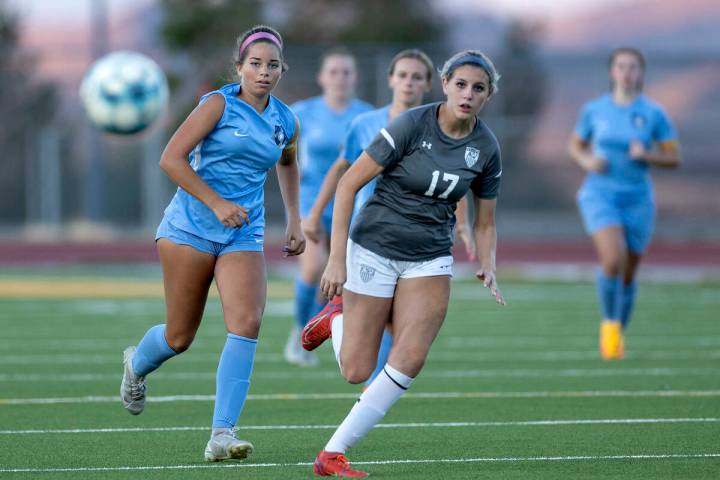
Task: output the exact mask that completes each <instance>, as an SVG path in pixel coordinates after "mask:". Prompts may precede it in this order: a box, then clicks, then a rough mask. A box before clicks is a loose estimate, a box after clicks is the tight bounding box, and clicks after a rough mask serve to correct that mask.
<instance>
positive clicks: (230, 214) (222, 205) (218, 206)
mask: <svg viewBox="0 0 720 480" xmlns="http://www.w3.org/2000/svg"><path fill="white" fill-rule="evenodd" d="M211 210H212V211H213V213H214V214H215V216H216V217H217V219H218V220H220V223H222V224H223V225H225V226H226V227H228V228H237V227H242V226H243V223H244V224H246V225H250V219H249V218H248V210H247V209H246V208H244V207H241V206H240V205H238V204H236V203H233V202H229V201H227V200H225V199H224V198H221V199H219V200H218V201H217V202H215V204H213V205H212V207H211Z"/></svg>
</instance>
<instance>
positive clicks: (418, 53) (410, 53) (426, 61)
mask: <svg viewBox="0 0 720 480" xmlns="http://www.w3.org/2000/svg"><path fill="white" fill-rule="evenodd" d="M403 58H414V59H415V60H418V61H419V62H420V63H422V64H423V65H425V68H426V69H427V81H428V83H429V82H431V81H432V75H433V63H432V60H430V57H428V56H427V54H426V53H425V52H423V51H422V50H418V49H416V48H411V49H408V50H403V51H402V52H400V53H398V54H397V55H395V56H394V57H393V59H392V61H391V62H390V67H388V76H391V77H392V74H393V73H395V64H397V62H399V61H400V60H402V59H403Z"/></svg>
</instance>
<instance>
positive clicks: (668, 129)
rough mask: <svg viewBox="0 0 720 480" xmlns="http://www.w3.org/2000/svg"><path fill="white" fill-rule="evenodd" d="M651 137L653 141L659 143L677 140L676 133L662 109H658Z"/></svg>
mask: <svg viewBox="0 0 720 480" xmlns="http://www.w3.org/2000/svg"><path fill="white" fill-rule="evenodd" d="M652 137H653V140H655V141H656V142H659V143H662V142H667V141H668V140H676V139H677V131H676V130H675V127H674V126H673V124H672V121H671V120H670V117H668V115H667V113H665V111H664V110H662V109H658V112H657V118H656V120H655V125H654V127H653V130H652Z"/></svg>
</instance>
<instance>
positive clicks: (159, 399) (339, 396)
mask: <svg viewBox="0 0 720 480" xmlns="http://www.w3.org/2000/svg"><path fill="white" fill-rule="evenodd" d="M359 396H360V393H359V392H358V393H269V394H252V393H251V394H250V395H248V396H247V399H248V400H258V401H305V400H347V399H352V400H355V399H357V398H358V397H359ZM666 397H680V398H686V397H690V398H693V397H701V398H705V397H720V390H580V391H555V392H408V393H405V394H404V395H403V397H402V398H403V399H420V400H436V399H450V400H452V399H464V398H480V399H507V398H666ZM119 401H120V400H119V398H118V396H93V395H89V396H84V397H49V398H0V406H2V405H54V404H74V403H79V404H84V403H115V402H119ZM147 401H148V402H152V403H166V402H212V401H215V395H168V396H150V397H148V398H147Z"/></svg>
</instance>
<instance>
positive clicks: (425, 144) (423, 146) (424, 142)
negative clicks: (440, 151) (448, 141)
mask: <svg viewBox="0 0 720 480" xmlns="http://www.w3.org/2000/svg"><path fill="white" fill-rule="evenodd" d="M422 148H427V149H428V150H430V149H431V148H432V143H430V142H426V141H425V140H423V143H422Z"/></svg>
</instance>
